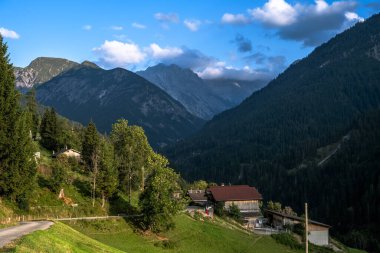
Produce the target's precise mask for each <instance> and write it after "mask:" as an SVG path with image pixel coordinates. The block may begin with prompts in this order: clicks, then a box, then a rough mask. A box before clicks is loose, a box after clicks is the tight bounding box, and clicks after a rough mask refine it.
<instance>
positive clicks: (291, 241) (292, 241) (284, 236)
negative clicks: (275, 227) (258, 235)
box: [271, 233, 304, 249]
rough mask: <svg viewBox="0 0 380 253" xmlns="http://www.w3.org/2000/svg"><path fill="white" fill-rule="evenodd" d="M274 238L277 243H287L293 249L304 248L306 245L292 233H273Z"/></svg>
mask: <svg viewBox="0 0 380 253" xmlns="http://www.w3.org/2000/svg"><path fill="white" fill-rule="evenodd" d="M271 237H272V238H273V239H275V240H276V242H277V243H280V244H283V245H286V246H288V247H290V248H291V249H303V248H304V246H303V245H302V244H300V243H299V242H297V240H296V238H294V236H293V235H291V234H290V233H280V234H273V235H271Z"/></svg>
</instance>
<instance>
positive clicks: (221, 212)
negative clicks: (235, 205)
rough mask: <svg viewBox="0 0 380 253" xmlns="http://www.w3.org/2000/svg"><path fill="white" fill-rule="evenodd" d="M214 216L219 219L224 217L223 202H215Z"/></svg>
mask: <svg viewBox="0 0 380 253" xmlns="http://www.w3.org/2000/svg"><path fill="white" fill-rule="evenodd" d="M214 211H215V214H216V215H218V216H219V217H224V216H225V215H226V213H225V211H224V202H217V203H216V205H215V210H214Z"/></svg>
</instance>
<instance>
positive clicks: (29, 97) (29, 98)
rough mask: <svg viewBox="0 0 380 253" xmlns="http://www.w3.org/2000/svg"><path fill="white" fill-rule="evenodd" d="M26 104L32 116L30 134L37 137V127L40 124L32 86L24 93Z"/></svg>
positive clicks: (34, 91)
mask: <svg viewBox="0 0 380 253" xmlns="http://www.w3.org/2000/svg"><path fill="white" fill-rule="evenodd" d="M26 106H27V108H28V111H29V113H30V114H31V117H32V129H31V130H32V135H33V138H36V137H37V132H38V127H39V125H40V116H39V115H38V111H37V110H38V108H37V107H38V104H37V101H36V90H35V89H34V88H33V89H31V90H30V91H28V93H27V94H26Z"/></svg>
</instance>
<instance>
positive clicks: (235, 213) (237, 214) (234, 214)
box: [229, 204, 241, 221]
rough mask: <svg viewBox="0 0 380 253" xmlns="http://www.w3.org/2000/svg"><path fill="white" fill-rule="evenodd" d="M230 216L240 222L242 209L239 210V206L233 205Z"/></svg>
mask: <svg viewBox="0 0 380 253" xmlns="http://www.w3.org/2000/svg"><path fill="white" fill-rule="evenodd" d="M229 216H230V217H231V218H233V219H234V220H237V221H240V218H241V213H240V209H239V207H238V206H237V205H235V204H232V205H231V206H230V210H229Z"/></svg>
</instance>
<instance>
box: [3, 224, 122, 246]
mask: <svg viewBox="0 0 380 253" xmlns="http://www.w3.org/2000/svg"><path fill="white" fill-rule="evenodd" d="M0 252H23V253H24V252H30V253H34V252H36V253H37V252H47V253H50V252H51V253H61V252H62V253H66V252H89V253H92V252H94V253H98V252H107V253H119V252H122V251H120V250H118V249H114V248H112V247H110V246H108V245H105V244H103V243H101V242H99V241H96V240H94V239H91V238H89V237H88V236H86V235H84V234H81V233H79V232H78V231H76V230H74V229H72V228H70V227H69V226H67V225H65V224H62V223H59V222H58V223H56V224H54V225H53V226H52V227H51V228H49V229H48V230H44V231H36V232H34V233H32V234H30V235H27V236H25V237H23V238H21V239H20V240H18V241H16V243H15V244H10V246H9V247H7V248H5V249H4V250H3V251H0Z"/></svg>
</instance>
